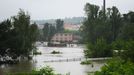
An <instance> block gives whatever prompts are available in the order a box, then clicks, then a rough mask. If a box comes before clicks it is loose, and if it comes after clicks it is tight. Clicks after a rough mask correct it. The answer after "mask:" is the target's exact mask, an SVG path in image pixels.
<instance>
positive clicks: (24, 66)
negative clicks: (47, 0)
mask: <svg viewBox="0 0 134 75" xmlns="http://www.w3.org/2000/svg"><path fill="white" fill-rule="evenodd" d="M38 50H39V51H41V52H42V55H36V56H34V57H33V60H32V61H24V62H21V63H19V64H16V65H1V68H0V75H3V74H4V73H6V72H12V73H14V72H28V71H31V70H32V69H35V68H36V69H39V68H41V67H44V66H46V65H49V66H51V67H53V68H54V70H55V72H57V73H62V74H65V73H68V72H70V74H71V75H86V73H87V72H92V71H96V70H99V69H100V67H101V66H103V65H104V62H94V67H93V68H92V67H91V65H81V64H80V61H71V62H44V61H46V60H60V59H67V58H68V59H70V58H81V57H83V55H84V54H83V48H82V47H77V48H67V47H62V48H58V47H38ZM53 50H56V51H60V52H62V54H55V55H54V54H51V52H52V51H53Z"/></svg>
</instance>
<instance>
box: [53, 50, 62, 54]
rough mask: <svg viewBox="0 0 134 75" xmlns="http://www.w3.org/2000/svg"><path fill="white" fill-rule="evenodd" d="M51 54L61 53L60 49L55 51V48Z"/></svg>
mask: <svg viewBox="0 0 134 75" xmlns="http://www.w3.org/2000/svg"><path fill="white" fill-rule="evenodd" d="M51 54H61V52H60V51H55V50H53V51H52V52H51Z"/></svg>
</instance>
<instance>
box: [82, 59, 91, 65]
mask: <svg viewBox="0 0 134 75" xmlns="http://www.w3.org/2000/svg"><path fill="white" fill-rule="evenodd" d="M80 64H82V65H88V64H91V61H90V60H85V61H82V62H81V63H80Z"/></svg>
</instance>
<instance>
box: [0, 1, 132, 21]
mask: <svg viewBox="0 0 134 75" xmlns="http://www.w3.org/2000/svg"><path fill="white" fill-rule="evenodd" d="M106 1H107V2H106V4H107V5H106V6H107V7H111V6H117V7H118V8H119V10H120V12H121V13H126V12H128V11H130V10H133V11H134V0H106ZM87 2H89V3H92V4H97V5H99V6H102V2H103V0H0V20H4V19H6V18H10V17H11V16H13V15H16V14H17V12H18V11H19V8H21V9H24V10H25V11H28V12H29V13H30V15H31V19H33V20H41V19H55V18H65V17H78V16H84V11H83V8H84V5H85V4H86V3H87Z"/></svg>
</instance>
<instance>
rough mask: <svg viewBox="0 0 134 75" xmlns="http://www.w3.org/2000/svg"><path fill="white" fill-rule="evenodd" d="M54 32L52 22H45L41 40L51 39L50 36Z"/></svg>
mask: <svg viewBox="0 0 134 75" xmlns="http://www.w3.org/2000/svg"><path fill="white" fill-rule="evenodd" d="M55 33H56V28H55V26H53V25H52V24H49V23H45V24H44V28H43V38H44V40H43V41H49V42H50V41H51V38H52V37H53V35H54V34H55Z"/></svg>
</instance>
